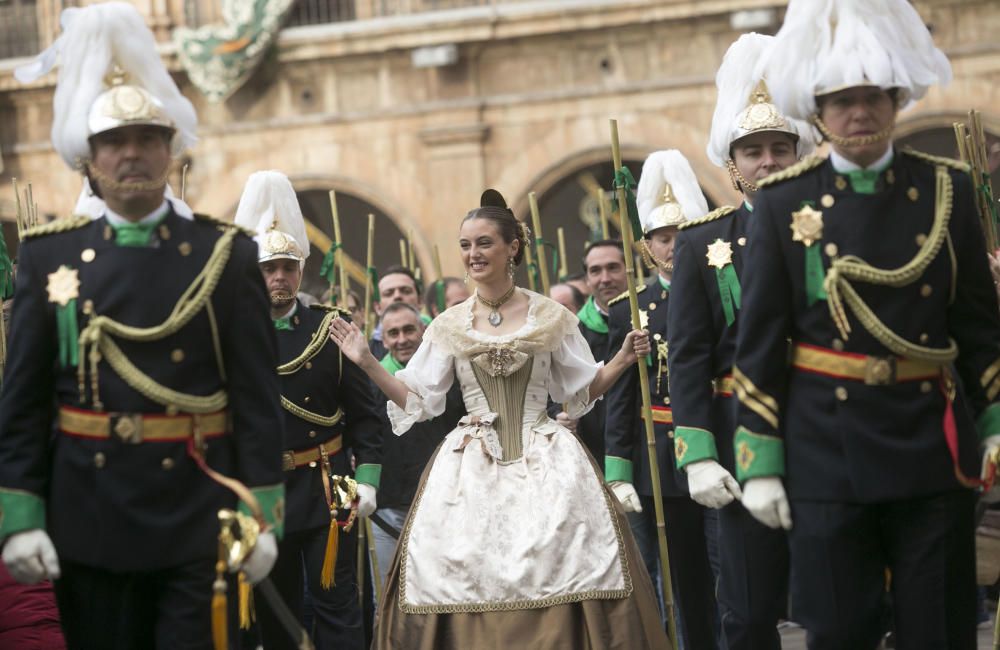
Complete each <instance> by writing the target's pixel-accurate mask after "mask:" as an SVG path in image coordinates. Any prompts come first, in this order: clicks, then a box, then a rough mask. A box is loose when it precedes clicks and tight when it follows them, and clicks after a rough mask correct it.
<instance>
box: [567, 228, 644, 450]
mask: <svg viewBox="0 0 1000 650" xmlns="http://www.w3.org/2000/svg"><path fill="white" fill-rule="evenodd" d="M583 271H584V276H585V278H586V280H587V287H588V288H589V289H590V297H589V298H587V301H586V302H585V303H584V304H583V308H582V309H581V310H580V311H578V312H577V314H576V315H577V317H578V318H579V319H580V332H581V333H583V338H585V339H586V340H587V343H588V344H589V345H590V351H591V353H593V355H594V358H595V359H598V360H607V359H608V358H609V351H610V349H609V348H608V303H609V302H610V301H611V300H612V299H614V298H615V297H617V296H619V295H621V293H622V292H623V291H625V287H626V283H625V253H624V252H623V249H622V243H621V242H620V241H617V240H614V239H601V240H599V241H595V242H593V243H591V244H590V245H589V246H587V252H586V253H584V255H583ZM554 411H555V413H556V415H555V418H556V420H557V421H558V422H559V423H560V424H562V425H563V426H565V427H567V428H569V429H570V430H571V431H575V432H576V435H577V436H578V437H579V438H580V442H582V443H583V444H584V446H585V447H587V450H588V451H589V452H590V453H591V455H592V456H593V457H594V458H595V459H600V458H602V457H603V456H604V425H605V422H604V421H605V417H606V413H605V400H600V401H598V402H597V403H596V404H595V405H594V408H593V409H592V410H591V411H590V412H589V413H587V414H586V415H584V416H583V417H582V418H580V420H579V421H577V420H572V419H570V417H569V416H568V415H567V414H566V413H565V412H564V411H563V410H562V408H560V406H559V405H556V408H555V409H554ZM551 412H552V411H550V413H551Z"/></svg>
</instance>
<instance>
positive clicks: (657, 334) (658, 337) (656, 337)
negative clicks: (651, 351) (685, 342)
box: [653, 332, 663, 341]
mask: <svg viewBox="0 0 1000 650" xmlns="http://www.w3.org/2000/svg"><path fill="white" fill-rule="evenodd" d="M662 338H663V335H662V334H660V333H659V332H657V333H656V334H653V340H654V341H659V340H660V339H662Z"/></svg>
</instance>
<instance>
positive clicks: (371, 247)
mask: <svg viewBox="0 0 1000 650" xmlns="http://www.w3.org/2000/svg"><path fill="white" fill-rule="evenodd" d="M365 259H366V264H367V265H366V266H365V338H366V339H368V340H371V338H372V329H374V327H373V323H372V318H371V315H372V292H373V291H374V290H375V287H374V285H373V284H372V272H371V270H372V269H373V268H374V267H375V215H374V214H371V213H369V214H368V256H367V257H366V258H365Z"/></svg>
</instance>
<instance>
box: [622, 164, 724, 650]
mask: <svg viewBox="0 0 1000 650" xmlns="http://www.w3.org/2000/svg"><path fill="white" fill-rule="evenodd" d="M637 199H638V207H639V219H640V221H641V223H642V229H643V232H644V233H645V237H644V238H643V239H642V240H641V241H640V246H641V248H642V252H643V257H644V258H645V260H646V261H647V266H649V267H650V269H651V270H655V271H656V272H655V273H653V274H652V275H651V276H650V278H649V280H648V281H647V282H646V284H645V285H643V286H642V287H640V288H639V289H638V292H639V307H640V313H641V320H642V326H643V328H645V329H648V331H649V333H650V334H651V335H652V338H653V341H654V344H655V346H654V348H653V353H652V354H651V355H650V357H648V359H647V368H648V373H649V390H650V392H651V395H650V397H651V401H652V406H653V408H652V415H653V422H654V428H655V439H656V458H657V464H658V465H659V472H660V490H661V492H662V494H663V511H664V517H665V519H666V521H668V522H670V523H669V524H668V525H667V542H668V546H669V548H670V559H671V563H670V573H671V577H672V579H673V587H674V597H675V598H676V600H677V601H678V604H679V613H680V618H681V621H680V625H678V629H680V630H683V633H682V634H684V635H685V642H686V647H689V648H699V649H701V648H704V649H709V648H714V647H715V631H714V629H713V627H714V618H715V597H714V595H713V589H712V583H713V578H712V572H711V569H710V565H709V560H708V547H707V541H706V535H705V520H704V514H705V513H704V508H703V507H702V506H700V505H698V504H697V503H694V502H693V501H691V499H690V497H689V495H688V491H687V484H686V481H685V480H684V477H683V475H682V474H681V472H680V471H679V470H677V469H676V468H675V466H674V461H673V459H674V441H673V435H674V434H673V414H672V412H671V408H670V396H669V386H668V384H669V377H668V375H667V311H668V309H667V303H668V299H669V296H670V279H671V273H672V271H673V265H672V263H671V262H672V259H673V249H674V238H675V237H676V235H677V228H678V226H680V225H681V224H683V223H684V222H685V221H687V220H689V219H693V218H695V217H698V216H701V215H703V214H705V213H706V212H707V211H708V203H707V201H706V200H705V197H704V195H702V193H701V188H700V187H699V186H698V180H697V179H696V178H695V175H694V171H693V170H692V169H691V166H690V165H689V164H688V161H687V160H686V159H685V158H684V156H683V155H681V153H680V152H679V151H675V150H669V151H657V152H654V153H653V154H651V155H650V156H649V158H647V159H646V162H645V164H644V165H643V167H642V175H641V176H640V177H639V187H638V191H637ZM609 306H610V310H609V311H610V315H609V319H608V328H609V344H608V345H609V347H610V349H611V350H616V349H618V347H620V346H621V343H622V341H623V340H624V338H625V334H626V333H627V332H628V331H629V330H630V329H631V328H632V318H631V312H630V309H629V302H628V294H624V295H622V296H619V297H617V298H615V299H613V300H611V301H610V303H609ZM639 389H640V384H639V376H638V373H637V372H626V373H625V374H623V375H622V376H621V378H620V379H619V380H618V381H617V383H616V384H615V385H614V386H613V387H612V388H611V390H609V391H608V395H607V398H606V399H607V402H608V405H607V430H606V431H605V448H606V453H605V459H604V471H605V479H606V480H607V482H608V484H609V485H610V487H611V489H612V491H613V492H614V493H615V496H617V497H618V500H619V501H621V503H622V506H623V507H624V509H625V511H626V512H627V513H628V517H629V523H630V525H631V526H632V532H633V533H634V534H635V538H636V542H637V543H638V544H639V550H640V552H641V553H642V557H643V561H644V562H645V564H646V569H647V570H648V571H649V575H650V576H651V577H652V578H653V583H654V584H656V581H657V579H658V578H659V577H660V571H659V569H660V567H659V566H658V565H659V553H658V547H657V534H656V521H655V512H654V507H653V483H652V480H651V476H650V466H649V453H648V451H647V445H646V440H645V428H644V425H643V422H642V419H641V418H642V417H644V415H643V414H642V413H641V412H640V411H641V405H642V396H641V395H640V393H639Z"/></svg>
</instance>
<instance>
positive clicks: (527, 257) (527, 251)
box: [524, 246, 538, 291]
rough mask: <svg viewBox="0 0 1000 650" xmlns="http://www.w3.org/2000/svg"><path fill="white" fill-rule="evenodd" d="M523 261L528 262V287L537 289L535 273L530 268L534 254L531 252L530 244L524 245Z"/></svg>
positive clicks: (533, 263) (533, 289)
mask: <svg viewBox="0 0 1000 650" xmlns="http://www.w3.org/2000/svg"><path fill="white" fill-rule="evenodd" d="M524 261H525V262H527V263H528V288H529V289H531V290H532V291H538V284H537V283H536V282H535V274H534V273H532V272H531V268H532V267H533V266H534V265H535V261H534V256H533V255H532V254H531V246H525V247H524Z"/></svg>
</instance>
